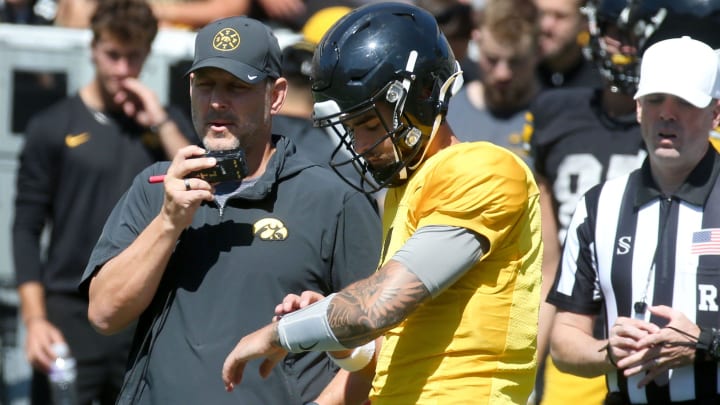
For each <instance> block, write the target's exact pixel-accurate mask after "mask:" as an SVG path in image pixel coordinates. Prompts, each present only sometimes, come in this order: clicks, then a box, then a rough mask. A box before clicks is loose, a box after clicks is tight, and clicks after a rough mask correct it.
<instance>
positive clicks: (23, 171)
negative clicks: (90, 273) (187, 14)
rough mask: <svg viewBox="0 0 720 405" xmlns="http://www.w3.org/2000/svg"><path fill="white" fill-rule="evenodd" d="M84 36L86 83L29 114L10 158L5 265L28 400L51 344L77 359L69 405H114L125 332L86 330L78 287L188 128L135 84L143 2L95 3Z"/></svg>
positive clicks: (142, 45)
mask: <svg viewBox="0 0 720 405" xmlns="http://www.w3.org/2000/svg"><path fill="white" fill-rule="evenodd" d="M92 31H93V37H92V43H91V55H92V61H93V64H94V67H95V77H94V78H93V80H92V81H91V82H90V83H88V84H87V85H85V86H84V87H82V88H81V89H80V91H79V93H78V94H76V95H73V96H71V97H68V98H66V99H64V100H61V101H60V102H58V103H57V104H55V105H53V106H51V107H50V108H48V109H47V110H45V111H44V112H41V113H39V114H37V115H36V116H35V117H33V119H32V120H31V122H30V123H29V125H28V127H27V130H26V138H25V145H24V147H23V150H22V152H21V154H20V162H19V171H18V176H17V196H16V201H15V218H14V224H13V234H12V236H13V257H14V261H15V278H16V282H17V284H18V294H19V297H20V306H21V315H22V320H23V322H24V325H25V328H26V331H27V333H26V341H25V351H26V354H27V358H28V360H29V362H30V364H31V365H32V367H33V368H34V374H33V379H32V393H31V396H32V403H33V404H43V405H44V404H47V403H48V401H49V398H48V386H47V377H46V374H45V373H46V372H47V371H48V369H49V367H50V364H51V362H52V361H53V360H54V358H55V355H54V353H52V350H51V347H52V344H53V343H58V342H66V343H67V344H68V345H69V347H70V350H71V352H72V354H73V355H74V357H75V358H76V360H77V362H78V391H79V393H78V394H79V400H80V403H81V404H89V403H90V402H91V401H93V400H97V401H100V402H101V403H103V404H110V403H114V398H115V396H116V394H117V392H118V390H119V389H120V385H121V383H122V372H123V369H124V365H125V360H126V357H127V353H128V349H129V345H130V339H131V336H132V328H128V330H127V331H125V332H124V333H122V334H119V335H117V336H115V337H113V338H107V337H103V336H101V335H99V334H97V333H96V332H95V331H94V330H93V329H92V327H91V326H90V324H89V323H88V321H87V306H88V301H87V297H86V296H85V295H83V294H81V293H79V292H78V290H77V284H78V281H79V279H80V276H81V274H82V269H83V268H84V267H85V264H86V263H87V259H88V258H89V257H90V252H91V250H92V247H93V246H94V244H95V241H96V240H97V238H98V236H99V235H100V232H101V229H102V225H103V223H104V222H105V219H106V218H107V215H108V214H109V213H110V210H111V209H112V207H113V205H114V204H115V202H116V201H117V200H118V199H119V198H120V196H121V195H122V194H123V193H124V192H125V190H126V189H127V187H128V186H129V185H130V183H131V181H132V179H133V177H134V176H135V175H136V174H137V173H138V172H140V171H141V170H142V169H143V168H145V167H146V166H148V165H149V164H151V163H153V162H155V161H158V160H162V159H165V158H166V157H167V156H172V155H173V154H174V153H175V151H176V150H177V149H179V148H180V147H182V146H186V145H188V144H190V143H192V142H193V141H194V139H196V137H195V135H194V132H193V130H192V127H191V126H190V125H189V123H188V122H187V120H186V119H185V118H184V117H183V116H182V115H181V114H180V113H179V112H175V111H172V110H166V109H165V108H163V106H162V105H161V104H160V103H159V101H158V98H157V96H156V95H155V94H154V93H153V92H152V91H151V90H150V89H149V88H148V87H147V86H146V85H144V84H143V83H142V82H140V81H139V80H138V76H139V75H140V72H141V69H142V67H143V64H144V62H145V60H146V58H147V57H148V55H149V53H150V49H151V44H152V42H153V39H154V38H155V34H156V32H157V21H156V20H155V18H154V17H153V15H152V11H151V10H150V8H149V7H148V6H147V5H146V4H145V2H144V1H142V0H108V1H104V2H102V4H101V5H100V7H99V8H98V9H97V11H96V14H95V15H94V17H93V19H92ZM45 230H46V231H47V232H48V234H49V243H48V244H47V248H46V252H45V250H44V249H45V246H44V244H43V242H42V240H43V239H42V235H43V232H44V231H45Z"/></svg>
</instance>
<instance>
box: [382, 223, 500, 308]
mask: <svg viewBox="0 0 720 405" xmlns="http://www.w3.org/2000/svg"><path fill="white" fill-rule="evenodd" d="M489 248H490V243H489V242H488V240H487V239H486V238H485V237H484V236H482V235H478V234H476V233H475V232H473V231H471V230H469V229H466V228H460V227H454V226H444V225H430V226H424V227H422V228H420V229H418V230H417V231H415V233H414V234H413V235H412V236H411V237H410V239H408V240H407V242H405V244H404V245H403V246H402V247H401V248H400V249H399V250H398V251H397V252H396V253H395V255H394V256H393V257H392V260H395V261H397V262H400V263H402V264H403V265H404V266H405V267H407V269H408V270H410V271H411V272H412V273H413V274H415V275H416V276H417V277H418V278H419V279H420V281H422V283H423V284H424V285H425V287H426V288H427V289H428V291H429V292H430V294H431V295H432V297H433V298H435V297H437V296H438V295H439V294H440V293H441V292H443V291H444V290H445V289H446V288H447V287H449V286H451V285H452V284H453V283H455V282H456V281H457V280H458V279H459V278H460V277H462V276H463V274H465V272H466V271H467V270H468V269H469V268H470V267H471V266H472V265H473V264H475V263H476V262H477V261H478V260H480V258H481V257H482V255H483V254H484V252H487V251H488V249H489Z"/></svg>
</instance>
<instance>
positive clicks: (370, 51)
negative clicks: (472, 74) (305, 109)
mask: <svg viewBox="0 0 720 405" xmlns="http://www.w3.org/2000/svg"><path fill="white" fill-rule="evenodd" d="M461 73H462V71H461V70H460V68H459V64H458V63H457V62H456V61H455V57H454V55H453V53H452V50H451V49H450V45H448V42H447V40H446V38H445V36H444V35H443V34H442V32H441V31H440V29H439V28H438V25H437V23H436V21H435V18H434V17H433V16H432V15H431V14H430V13H428V12H427V11H425V10H424V9H421V8H419V7H416V6H412V5H409V4H402V3H376V4H371V5H367V6H363V7H360V8H358V9H356V10H354V11H353V12H351V13H349V14H347V15H345V16H344V17H343V18H342V19H340V20H339V21H338V22H337V23H336V24H335V25H334V26H333V27H332V28H331V29H330V30H329V31H328V32H327V33H326V34H325V36H324V37H323V39H322V41H321V42H320V44H319V45H318V48H317V49H316V51H315V56H314V58H313V67H312V91H313V96H314V98H315V111H314V115H313V119H314V122H315V125H316V126H319V127H327V128H332V129H333V130H334V132H335V133H336V134H337V136H338V137H339V138H340V142H339V143H338V146H337V148H336V149H335V152H334V153H333V156H332V158H331V162H330V165H331V167H333V168H334V169H335V171H336V172H337V173H338V174H339V175H340V176H341V177H343V176H342V174H340V172H339V171H338V170H337V167H339V166H343V165H348V164H351V165H353V166H354V168H355V169H356V170H357V171H358V172H359V173H360V174H361V175H362V177H363V179H364V181H363V182H362V184H361V185H360V186H359V187H357V186H356V185H354V184H353V183H352V182H350V181H348V179H345V180H346V181H347V182H348V183H349V184H351V185H353V186H355V188H358V189H360V190H361V191H363V192H366V193H371V192H374V191H377V190H379V189H381V188H383V187H385V186H390V187H393V186H399V185H402V184H404V183H405V181H406V180H407V178H408V176H409V173H410V172H411V171H412V170H414V169H415V168H416V167H417V166H418V165H419V164H420V163H421V162H422V160H423V157H424V154H425V149H426V148H427V145H428V144H429V142H430V141H431V139H432V137H433V136H434V135H435V132H436V131H437V126H438V125H439V124H440V122H441V121H442V120H443V119H444V117H445V114H446V113H447V105H448V101H449V99H450V97H451V96H452V94H453V93H455V92H456V91H457V90H458V89H459V88H460V86H461V85H462V78H461ZM379 103H387V104H388V105H390V106H391V109H392V111H393V114H392V119H391V120H383V118H382V116H381V115H380V114H379V113H378V110H377V106H378V104H379ZM370 111H374V112H375V114H377V115H378V117H379V118H380V120H381V122H382V123H383V125H384V126H385V130H386V132H387V135H386V136H385V137H384V138H383V139H381V140H380V141H378V142H377V143H376V144H375V145H374V146H373V147H372V148H371V149H370V150H372V149H373V148H375V147H377V146H378V145H379V144H380V143H382V142H383V141H384V140H386V139H388V138H390V139H391V140H392V143H393V145H394V152H395V162H394V163H393V164H391V165H385V166H384V167H373V165H371V164H369V163H368V162H367V161H366V160H365V159H364V158H363V155H361V154H359V153H357V152H356V151H355V150H354V148H353V143H354V141H353V134H352V131H350V130H349V129H348V127H347V126H345V125H344V123H345V122H346V121H347V120H351V119H353V118H355V117H358V116H360V115H363V114H366V113H368V112H370ZM389 121H391V122H389ZM366 153H370V151H367V152H366Z"/></svg>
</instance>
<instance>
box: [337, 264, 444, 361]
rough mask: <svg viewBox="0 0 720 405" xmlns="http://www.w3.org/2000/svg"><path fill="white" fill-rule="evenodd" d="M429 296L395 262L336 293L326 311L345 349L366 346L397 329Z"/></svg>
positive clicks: (413, 278)
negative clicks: (389, 331) (387, 332)
mask: <svg viewBox="0 0 720 405" xmlns="http://www.w3.org/2000/svg"><path fill="white" fill-rule="evenodd" d="M428 298H430V292H429V291H428V290H427V288H426V287H425V285H424V284H423V283H422V282H421V281H420V279H418V278H417V276H415V274H413V273H411V272H410V271H409V270H407V269H406V268H405V266H403V265H402V264H400V263H399V262H396V261H393V260H391V261H389V262H388V263H387V264H386V265H385V266H383V267H382V268H381V269H380V270H378V271H377V272H376V273H375V274H373V275H372V276H370V277H368V278H366V279H364V280H360V281H358V282H356V283H354V284H352V285H350V286H348V287H347V288H346V289H344V290H343V291H341V292H340V293H338V294H337V295H336V296H335V298H334V299H333V300H332V302H331V303H330V305H329V307H328V321H329V323H330V327H331V328H332V330H333V333H334V334H335V336H336V337H337V338H338V340H339V341H340V343H342V344H343V345H344V346H346V347H356V346H359V345H362V344H365V343H367V342H369V341H370V340H372V339H374V338H376V337H378V336H380V335H382V334H383V333H385V332H386V331H388V330H390V329H391V328H393V327H395V326H396V325H398V324H399V323H400V322H402V321H403V320H404V319H405V318H407V317H408V316H409V315H410V313H411V312H412V311H414V310H415V308H417V307H418V306H419V305H420V304H422V303H423V302H424V301H425V300H426V299H428Z"/></svg>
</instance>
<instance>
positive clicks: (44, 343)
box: [25, 318, 65, 373]
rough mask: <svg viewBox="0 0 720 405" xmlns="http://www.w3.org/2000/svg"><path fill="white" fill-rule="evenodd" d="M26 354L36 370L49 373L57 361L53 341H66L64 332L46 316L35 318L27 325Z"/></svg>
mask: <svg viewBox="0 0 720 405" xmlns="http://www.w3.org/2000/svg"><path fill="white" fill-rule="evenodd" d="M25 329H26V335H25V355H26V357H27V359H28V362H29V363H30V365H31V366H32V367H33V368H35V369H36V370H39V371H42V372H44V373H47V372H48V371H49V370H50V366H51V365H52V363H53V362H54V361H55V357H56V356H55V353H54V352H53V350H52V345H53V343H59V342H65V338H64V337H63V334H62V333H61V332H60V330H59V329H58V328H56V327H55V325H53V324H52V323H50V322H49V321H48V320H47V319H45V318H35V319H33V320H31V321H29V322H28V323H27V324H26V325H25Z"/></svg>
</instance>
